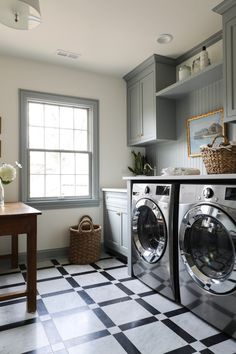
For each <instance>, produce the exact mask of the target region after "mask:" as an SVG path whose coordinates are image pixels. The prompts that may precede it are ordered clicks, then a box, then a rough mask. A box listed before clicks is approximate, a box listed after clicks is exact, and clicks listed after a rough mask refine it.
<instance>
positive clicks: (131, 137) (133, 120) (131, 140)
mask: <svg viewBox="0 0 236 354" xmlns="http://www.w3.org/2000/svg"><path fill="white" fill-rule="evenodd" d="M127 106H128V112H127V114H128V145H134V144H135V143H137V142H138V141H139V140H140V85H139V82H136V83H135V84H134V85H132V86H130V87H128V90H127Z"/></svg>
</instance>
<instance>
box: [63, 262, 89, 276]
mask: <svg viewBox="0 0 236 354" xmlns="http://www.w3.org/2000/svg"><path fill="white" fill-rule="evenodd" d="M64 268H65V270H66V271H67V272H68V273H69V274H77V273H85V272H90V271H93V270H94V268H93V267H92V266H91V265H89V264H85V265H79V264H70V265H66V266H64Z"/></svg>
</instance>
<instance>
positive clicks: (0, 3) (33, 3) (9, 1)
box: [0, 0, 41, 30]
mask: <svg viewBox="0 0 236 354" xmlns="http://www.w3.org/2000/svg"><path fill="white" fill-rule="evenodd" d="M0 22H1V23H2V24H4V25H5V26H8V27H11V28H15V29H20V30H29V29H31V28H34V27H36V26H38V25H39V24H40V22H41V13H40V7H39V0H0Z"/></svg>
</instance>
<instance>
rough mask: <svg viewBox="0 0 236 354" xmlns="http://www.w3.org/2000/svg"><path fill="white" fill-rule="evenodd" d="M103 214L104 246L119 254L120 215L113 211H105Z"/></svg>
mask: <svg viewBox="0 0 236 354" xmlns="http://www.w3.org/2000/svg"><path fill="white" fill-rule="evenodd" d="M105 213H106V214H105V225H104V228H105V232H104V239H105V240H104V241H105V245H106V246H107V247H110V248H111V249H114V250H115V251H118V252H119V249H120V240H121V215H120V213H119V212H117V211H115V210H113V209H107V210H106V211H105Z"/></svg>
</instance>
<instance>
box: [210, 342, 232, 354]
mask: <svg viewBox="0 0 236 354" xmlns="http://www.w3.org/2000/svg"><path fill="white" fill-rule="evenodd" d="M209 349H210V350H212V351H213V352H214V353H215V354H235V353H236V341H234V340H232V339H228V340H225V341H223V342H221V343H218V344H215V345H213V346H211V347H210V348H209Z"/></svg>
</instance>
